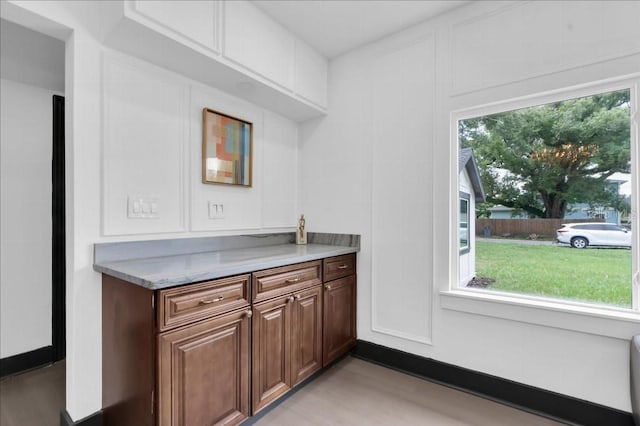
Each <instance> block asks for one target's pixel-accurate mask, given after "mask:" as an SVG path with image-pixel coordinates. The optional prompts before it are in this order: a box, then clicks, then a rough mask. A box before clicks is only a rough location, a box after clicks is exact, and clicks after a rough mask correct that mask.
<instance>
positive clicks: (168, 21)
mask: <svg viewBox="0 0 640 426" xmlns="http://www.w3.org/2000/svg"><path fill="white" fill-rule="evenodd" d="M221 6H222V4H221V2H220V1H193V0H183V1H166V0H143V1H141V0H135V1H132V2H130V7H131V8H132V9H133V10H134V11H135V12H138V13H139V14H141V15H142V16H143V17H145V18H147V19H149V20H150V21H151V22H149V25H154V26H156V27H157V28H156V29H157V30H159V31H166V32H169V33H172V34H171V35H173V36H175V37H176V38H178V39H183V40H182V41H190V42H193V43H197V44H199V45H201V46H202V47H204V48H206V49H209V50H211V51H213V52H220V44H219V41H220V37H219V28H220V18H221V16H220V9H221Z"/></svg>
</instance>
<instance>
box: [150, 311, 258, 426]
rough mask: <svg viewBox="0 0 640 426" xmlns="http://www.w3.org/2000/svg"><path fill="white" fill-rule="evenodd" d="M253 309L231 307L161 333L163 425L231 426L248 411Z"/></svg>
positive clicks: (160, 410)
mask: <svg viewBox="0 0 640 426" xmlns="http://www.w3.org/2000/svg"><path fill="white" fill-rule="evenodd" d="M250 314H251V311H250V310H249V311H245V310H242V311H238V312H232V313H229V314H226V315H220V316H218V317H216V318H215V319H211V320H208V321H204V322H202V323H198V324H197V325H194V326H191V327H187V328H182V329H178V330H175V331H170V332H167V333H162V334H160V336H159V338H158V350H159V353H160V356H159V358H158V361H159V363H158V390H159V395H158V397H159V400H158V416H159V422H158V423H159V424H160V425H184V426H198V425H217V424H224V425H230V424H239V423H241V422H242V421H243V420H244V419H246V418H247V417H248V416H249V413H250V410H249V373H250V365H249V330H250V327H249V321H250V320H249V318H250V317H251V315H250Z"/></svg>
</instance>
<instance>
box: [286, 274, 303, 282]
mask: <svg viewBox="0 0 640 426" xmlns="http://www.w3.org/2000/svg"><path fill="white" fill-rule="evenodd" d="M298 281H300V276H298V275H296V277H295V278H289V279H288V280H286V282H288V283H297V282H298Z"/></svg>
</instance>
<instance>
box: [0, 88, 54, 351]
mask: <svg viewBox="0 0 640 426" xmlns="http://www.w3.org/2000/svg"><path fill="white" fill-rule="evenodd" d="M0 92H1V93H2V96H1V97H0V101H1V105H0V132H1V133H0V148H1V153H0V159H1V162H2V164H1V166H0V171H1V173H2V178H1V182H2V183H1V189H0V196H1V200H0V208H1V213H0V234H1V235H2V239H1V245H0V358H5V357H8V356H12V355H16V354H20V353H23V352H28V351H31V350H34V349H39V348H41V347H44V346H49V345H51V156H52V131H51V127H52V123H53V120H52V100H51V97H52V95H53V94H54V93H55V92H53V91H51V90H46V89H41V88H38V87H34V86H28V85H24V84H21V83H17V82H14V81H11V80H5V79H2V80H0Z"/></svg>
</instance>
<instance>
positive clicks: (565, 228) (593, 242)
mask: <svg viewBox="0 0 640 426" xmlns="http://www.w3.org/2000/svg"><path fill="white" fill-rule="evenodd" d="M556 238H557V239H558V242H559V243H564V244H571V247H575V248H586V247H587V246H613V247H631V231H630V230H628V229H627V228H625V227H624V226H620V225H616V224H615V223H602V222H593V223H591V222H588V223H566V224H563V225H562V228H560V229H558V230H557V231H556Z"/></svg>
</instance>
